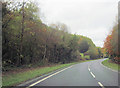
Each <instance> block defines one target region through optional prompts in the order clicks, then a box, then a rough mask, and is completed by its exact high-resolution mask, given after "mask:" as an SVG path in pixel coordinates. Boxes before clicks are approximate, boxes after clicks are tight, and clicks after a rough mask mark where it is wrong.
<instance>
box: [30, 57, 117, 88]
mask: <svg viewBox="0 0 120 88" xmlns="http://www.w3.org/2000/svg"><path fill="white" fill-rule="evenodd" d="M103 60H104V59H99V60H94V61H90V62H84V63H79V64H75V65H73V66H71V67H69V68H66V69H63V70H61V71H58V72H55V73H53V74H51V75H48V76H46V77H44V78H42V79H39V80H37V81H34V82H32V83H30V84H29V86H98V87H99V88H100V87H102V88H104V87H105V86H118V73H117V72H114V71H112V70H110V69H107V68H105V67H104V66H102V65H101V64H100V63H101V61H103Z"/></svg>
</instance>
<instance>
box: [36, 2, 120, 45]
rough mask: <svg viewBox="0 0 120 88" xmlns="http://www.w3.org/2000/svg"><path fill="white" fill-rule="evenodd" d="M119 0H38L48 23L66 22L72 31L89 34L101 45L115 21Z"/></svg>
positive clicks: (96, 43)
mask: <svg viewBox="0 0 120 88" xmlns="http://www.w3.org/2000/svg"><path fill="white" fill-rule="evenodd" d="M35 1H36V0H35ZM118 1H119V0H37V2H38V3H39V5H40V8H41V12H42V13H43V14H44V19H43V21H44V22H45V23H46V24H51V23H57V22H60V23H64V24H66V25H67V26H68V27H69V28H70V29H69V31H70V32H71V33H73V34H74V33H76V34H80V35H84V36H87V37H89V38H91V39H92V40H93V42H94V43H95V45H96V46H101V47H102V46H103V43H104V40H105V38H106V36H107V35H108V33H109V32H110V30H111V29H112V27H113V24H114V22H115V19H116V16H117V13H118V12H117V4H118Z"/></svg>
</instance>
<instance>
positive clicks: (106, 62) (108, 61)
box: [102, 59, 120, 71]
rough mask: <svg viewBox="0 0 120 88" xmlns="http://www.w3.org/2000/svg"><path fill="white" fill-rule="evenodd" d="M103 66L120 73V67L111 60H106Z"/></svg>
mask: <svg viewBox="0 0 120 88" xmlns="http://www.w3.org/2000/svg"><path fill="white" fill-rule="evenodd" d="M102 64H103V65H105V66H107V67H108V68H111V69H113V70H117V71H118V70H119V71H120V65H119V64H116V63H115V62H112V61H111V60H109V59H106V60H104V61H103V62H102Z"/></svg>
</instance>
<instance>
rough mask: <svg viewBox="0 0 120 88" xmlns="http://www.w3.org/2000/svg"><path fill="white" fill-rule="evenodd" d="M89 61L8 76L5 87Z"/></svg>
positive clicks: (4, 82)
mask: <svg viewBox="0 0 120 88" xmlns="http://www.w3.org/2000/svg"><path fill="white" fill-rule="evenodd" d="M87 61H92V60H85V61H80V62H73V63H68V64H61V65H55V66H51V67H42V68H36V69H32V70H27V71H22V72H20V73H15V74H7V75H4V76H3V77H2V79H3V84H2V85H3V86H13V85H17V84H20V83H22V82H24V81H27V80H30V79H33V78H35V77H38V76H41V75H43V74H46V73H49V72H52V71H55V70H57V69H60V68H63V67H68V66H70V65H73V64H77V63H82V62H87Z"/></svg>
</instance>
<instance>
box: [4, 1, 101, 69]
mask: <svg viewBox="0 0 120 88" xmlns="http://www.w3.org/2000/svg"><path fill="white" fill-rule="evenodd" d="M12 4H13V3H8V2H3V3H2V63H3V68H6V67H7V66H23V65H29V66H31V65H35V64H38V65H43V64H48V63H69V62H72V61H78V60H80V59H81V60H83V59H84V58H82V57H81V55H80V53H83V54H84V55H88V56H89V57H90V58H89V59H96V58H100V57H101V55H102V53H101V48H100V47H96V46H95V45H94V43H93V42H92V40H91V39H90V38H87V37H85V36H81V35H76V34H71V33H69V32H68V27H67V26H66V25H65V24H62V23H58V24H51V25H49V26H48V25H46V24H44V23H43V22H42V21H41V19H40V17H39V16H38V15H37V13H38V7H37V6H36V5H34V3H30V2H26V3H17V4H16V3H15V5H16V6H14V5H12Z"/></svg>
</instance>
